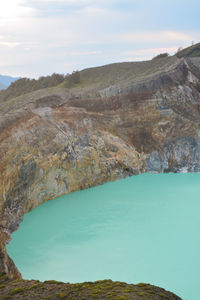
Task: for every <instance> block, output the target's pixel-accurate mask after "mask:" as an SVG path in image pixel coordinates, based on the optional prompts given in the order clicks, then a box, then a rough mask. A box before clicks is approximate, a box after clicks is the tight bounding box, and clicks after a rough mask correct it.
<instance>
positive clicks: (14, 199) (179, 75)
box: [0, 57, 200, 299]
mask: <svg viewBox="0 0 200 300" xmlns="http://www.w3.org/2000/svg"><path fill="white" fill-rule="evenodd" d="M102 74H103V75H102ZM80 78H81V80H80V83H79V84H77V85H76V86H75V87H73V88H71V89H69V88H65V87H64V86H63V85H62V84H61V85H60V86H58V87H53V88H47V89H43V90H38V91H35V92H31V93H28V94H25V95H21V96H19V97H17V98H11V99H7V100H1V99H0V171H1V172H0V236H1V244H0V270H1V272H4V273H6V274H8V276H9V277H10V278H19V277H20V274H19V272H18V270H17V269H16V268H15V266H14V263H13V262H12V260H11V259H10V258H9V257H8V255H7V254H6V250H5V243H6V242H7V241H9V239H10V234H11V233H12V232H13V231H14V230H16V229H17V228H18V226H19V223H20V222H21V220H22V218H23V215H24V214H25V213H26V212H28V211H30V210H32V209H33V208H34V207H36V206H38V205H39V204H41V203H42V202H44V201H47V200H49V199H51V198H55V197H57V196H60V195H63V194H67V193H70V192H73V191H76V190H80V189H85V188H88V187H91V186H94V185H98V184H102V183H104V182H107V181H112V180H117V179H120V178H124V177H127V176H131V175H135V174H140V173H142V172H198V171H200V58H198V57H197V58H181V59H179V58H177V57H168V58H163V59H159V61H156V62H155V61H150V62H141V63H124V64H123V63H122V64H113V65H108V66H104V67H99V68H94V69H88V70H83V71H81V72H80ZM169 299H170V298H169Z"/></svg>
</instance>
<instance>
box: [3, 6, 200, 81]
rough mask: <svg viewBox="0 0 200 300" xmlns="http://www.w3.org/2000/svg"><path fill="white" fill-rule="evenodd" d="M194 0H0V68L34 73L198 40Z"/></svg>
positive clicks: (148, 54) (199, 21)
mask: <svg viewBox="0 0 200 300" xmlns="http://www.w3.org/2000/svg"><path fill="white" fill-rule="evenodd" d="M199 12H200V0H190V1H188V0H6V1H5V0H0V57H1V60H0V74H3V75H11V76H22V77H24V76H26V77H35V78H37V77H39V76H42V75H48V74H52V73H54V72H56V73H62V74H66V73H69V72H72V71H73V70H81V69H83V68H87V67H94V66H99V65H104V64H108V63H113V62H122V61H138V60H147V59H151V58H152V57H153V56H155V55H157V54H159V53H162V52H168V53H170V54H174V53H175V52H176V50H177V48H178V47H180V46H182V47H185V46H189V45H191V43H192V42H194V43H198V42H200V18H199Z"/></svg>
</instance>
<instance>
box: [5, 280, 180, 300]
mask: <svg viewBox="0 0 200 300" xmlns="http://www.w3.org/2000/svg"><path fill="white" fill-rule="evenodd" d="M0 296H1V298H0V299H1V300H5V299H23V300H26V299H27V300H35V299H52V300H56V299H68V300H70V299H71V300H75V299H80V300H86V299H110V300H128V299H133V300H140V299H141V300H144V299H145V300H150V299H152V300H154V299H155V300H156V299H157V300H159V299H160V300H167V299H168V300H181V298H179V297H178V296H176V295H174V294H173V293H170V292H168V291H166V290H164V289H162V288H159V287H156V286H153V285H150V284H145V283H139V284H136V285H135V284H126V283H123V282H119V281H115V282H114V281H112V280H101V281H96V282H84V283H76V284H70V283H63V282H59V281H55V280H49V281H45V282H40V281H38V280H13V281H11V280H9V279H8V277H7V276H5V275H4V276H3V275H2V276H1V277H0Z"/></svg>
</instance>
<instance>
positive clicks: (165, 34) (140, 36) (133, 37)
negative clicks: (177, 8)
mask: <svg viewBox="0 0 200 300" xmlns="http://www.w3.org/2000/svg"><path fill="white" fill-rule="evenodd" d="M116 38H117V39H119V40H120V41H122V42H129V43H134V42H137V43H144V42H145V43H148V42H151V43H153V42H154V43H163V42H164V43H169V42H184V43H190V42H191V41H193V39H195V37H194V35H193V34H188V33H184V32H177V31H143V32H140V31H139V32H131V33H122V34H119V35H117V36H116Z"/></svg>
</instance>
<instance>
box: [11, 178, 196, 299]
mask: <svg viewBox="0 0 200 300" xmlns="http://www.w3.org/2000/svg"><path fill="white" fill-rule="evenodd" d="M199 230H200V174H198V173H196V174H156V175H155V174H143V175H139V176H133V177H130V178H127V179H124V180H121V181H117V182H112V183H107V184H105V185H103V186H98V187H95V188H91V189H88V190H84V191H80V192H75V193H72V194H70V195H66V196H63V197H60V198H57V199H54V200H51V201H48V202H46V203H44V204H42V205H41V206H39V207H38V208H36V209H35V210H33V211H32V212H31V213H28V214H27V215H25V217H24V221H23V222H22V223H21V225H20V228H19V230H18V231H17V232H15V233H13V235H12V238H13V239H12V241H11V242H10V243H9V244H8V246H7V250H8V253H9V254H10V256H11V257H12V258H13V259H14V261H15V263H16V265H17V267H18V268H19V270H20V271H21V273H22V275H23V277H24V278H25V279H33V278H34V279H39V280H42V281H43V280H48V279H56V280H61V281H65V282H82V281H95V280H100V279H112V280H118V281H125V282H128V283H138V282H146V283H151V284H155V285H158V286H161V287H163V288H165V289H167V290H170V291H172V292H174V293H176V294H177V295H179V296H181V297H182V298H183V299H184V300H186V299H187V300H197V299H198V298H199V293H200V291H199V290H200V234H199Z"/></svg>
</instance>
